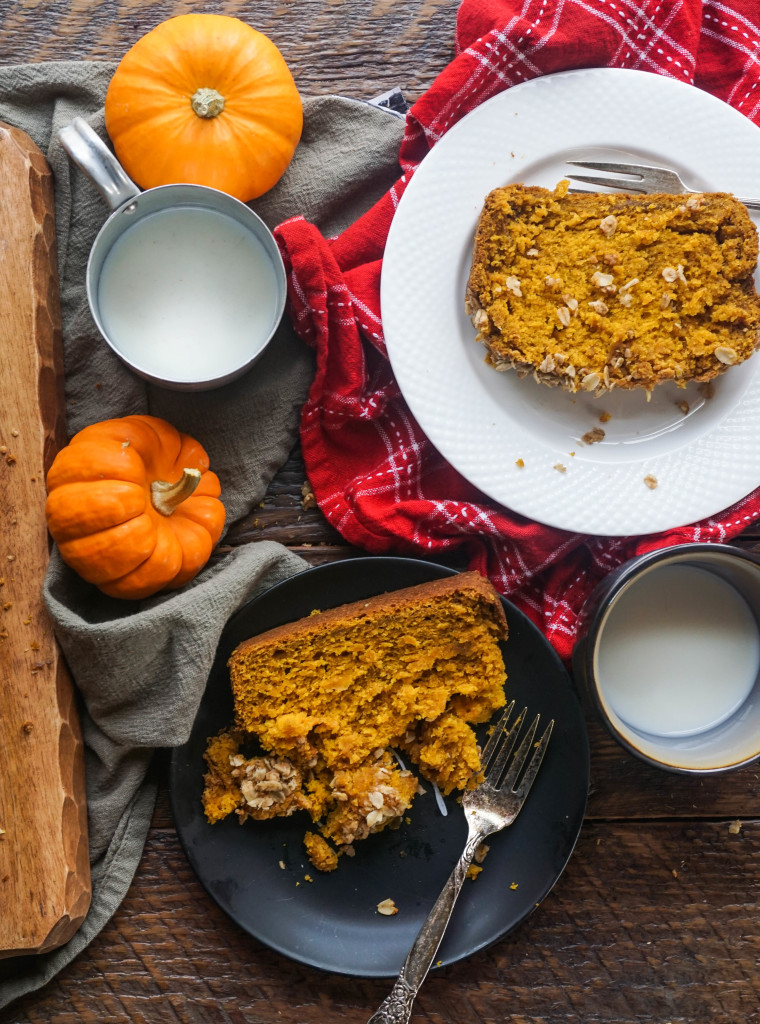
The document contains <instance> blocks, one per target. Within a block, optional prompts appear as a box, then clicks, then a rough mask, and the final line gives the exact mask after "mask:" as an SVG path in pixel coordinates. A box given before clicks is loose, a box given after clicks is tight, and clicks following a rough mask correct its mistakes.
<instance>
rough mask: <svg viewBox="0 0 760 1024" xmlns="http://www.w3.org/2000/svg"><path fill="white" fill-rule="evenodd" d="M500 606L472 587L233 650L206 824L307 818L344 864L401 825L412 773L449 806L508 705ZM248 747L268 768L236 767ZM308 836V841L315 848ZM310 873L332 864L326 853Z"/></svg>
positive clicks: (404, 593) (458, 586) (313, 621)
mask: <svg viewBox="0 0 760 1024" xmlns="http://www.w3.org/2000/svg"><path fill="white" fill-rule="evenodd" d="M506 637H507V623H506V618H505V615H504V610H503V606H502V603H501V599H500V598H499V595H498V594H497V593H496V591H495V590H494V588H493V587H492V586H491V584H490V583H489V582H488V581H487V580H485V579H484V578H483V577H482V576H480V575H479V574H478V573H474V572H469V573H461V574H459V575H457V576H452V577H446V578H445V579H442V580H435V581H433V582H430V583H424V584H421V585H419V586H416V587H410V588H406V589H404V590H399V591H395V592H393V593H389V594H383V595H381V596H378V597H372V598H369V599H367V600H364V601H357V602H355V603H353V604H349V605H343V606H341V607H339V608H334V609H331V610H329V611H324V612H318V613H315V614H313V615H310V616H308V617H306V618H304V619H301V620H299V621H298V622H294V623H291V624H288V625H285V626H280V627H278V628H276V629H272V630H269V631H268V632H266V633H262V634H261V635H259V636H256V637H252V638H251V639H250V640H247V641H246V642H245V643H243V644H241V645H240V646H239V647H238V648H237V649H236V650H235V651H234V652H233V654H232V656H231V657H230V660H229V663H228V664H229V669H230V678H231V683H232V692H233V697H234V706H235V718H236V721H235V732H234V733H233V732H227V733H223V734H222V735H221V736H218V737H214V739H212V740H211V741H210V743H209V748H208V750H207V752H206V761H207V764H208V766H209V769H208V772H207V775H206V789H205V793H204V806H205V809H206V816H207V818H208V820H209V821H216V820H219V818H221V817H224V816H226V815H227V814H229V813H231V812H232V811H234V812H235V813H236V814H237V815H238V816H239V817H240V818H241V820H244V819H245V818H246V817H252V818H265V817H272V816H277V815H280V814H282V815H290V814H291V813H293V812H294V811H296V810H298V809H304V810H306V811H308V812H309V814H310V816H311V818H312V821H313V822H315V823H316V825H317V829H316V832H317V833H319V835H321V837H323V838H324V839H325V840H329V841H330V842H331V843H333V844H334V845H335V847H336V849H337V851H338V852H339V853H340V852H344V851H345V850H347V849H349V850H350V848H351V845H352V843H353V842H355V841H356V840H358V839H363V838H366V836H368V835H369V834H371V833H373V832H378V831H380V830H381V829H383V828H385V827H386V826H388V825H394V824H398V822H399V820H400V818H401V816H402V815H403V814H404V812H405V811H406V810H407V809H408V807H409V806H410V804H411V802H412V799H413V797H414V795H415V793H416V792H417V787H418V783H417V779H416V778H415V776H414V775H413V774H412V773H411V772H410V771H409V770H408V769H407V768H406V767H404V766H402V765H401V764H400V763H399V758H398V756H397V755H396V754H395V753H394V751H399V752H401V756H402V757H403V758H404V759H405V760H406V759H408V760H409V761H410V762H414V763H417V764H418V765H419V768H420V772H421V774H422V775H423V776H424V777H425V778H427V779H429V780H431V781H433V782H435V783H436V784H437V785H438V786H439V787H440V789H441V791H442V792H443V793H444V794H447V793H450V792H452V790H454V789H463V788H465V787H467V786H468V785H471V784H474V782H475V781H476V780H478V779H479V778H480V777H481V776H480V756H479V749H478V745H477V740H476V736H475V732H474V730H473V729H472V728H471V726H472V725H473V724H476V723H479V722H486V721H488V720H489V719H490V718H491V716H492V714H493V712H494V711H495V710H496V709H497V708H499V707H501V706H502V705H503V704H504V700H505V698H504V681H505V678H506V675H505V670H504V661H503V658H502V654H501V648H500V646H499V645H500V641H502V640H504V639H506ZM251 738H255V739H256V740H257V742H258V743H259V744H260V746H261V747H262V748H263V750H264V751H265V756H261V757H246V756H244V755H243V754H241V753H240V750H241V749H242V748H243V747H244V745H245V742H246V740H250V739H251ZM314 834H315V833H312V837H313V836H314ZM307 849H308V850H309V851H312V852H313V851H317V850H319V855H318V856H315V857H314V861H315V862H316V865H315V866H317V867H320V868H322V869H325V867H326V865H327V864H328V863H329V864H332V866H334V862H333V859H332V858H331V857H329V856H326V855H325V850H324V844H322V843H317V842H316V841H315V840H314V838H311V839H310V840H309V843H308V847H307Z"/></svg>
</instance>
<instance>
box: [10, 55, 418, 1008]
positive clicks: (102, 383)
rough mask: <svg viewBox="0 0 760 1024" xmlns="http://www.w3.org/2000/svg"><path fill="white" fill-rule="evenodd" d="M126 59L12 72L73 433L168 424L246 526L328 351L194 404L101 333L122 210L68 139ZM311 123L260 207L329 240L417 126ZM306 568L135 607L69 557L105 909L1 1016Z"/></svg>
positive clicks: (272, 567)
mask: <svg viewBox="0 0 760 1024" xmlns="http://www.w3.org/2000/svg"><path fill="white" fill-rule="evenodd" d="M114 67H115V65H114V64H110V63H91V62H51V63H47V64H38V65H24V66H15V67H7V68H0V120H1V121H5V122H7V123H9V124H12V125H14V126H16V127H18V128H21V129H22V130H24V131H26V132H27V133H28V134H29V135H30V137H31V138H32V140H33V141H34V142H35V143H36V144H37V145H38V146H39V147H40V149H41V150H42V152H43V153H44V154H45V155H46V157H47V159H48V161H49V163H50V165H51V167H52V169H53V172H54V174H55V198H56V222H57V232H58V253H59V270H60V286H61V307H62V317H63V338H64V362H65V371H66V403H67V424H68V431H69V435H72V434H74V433H75V432H76V431H78V430H80V429H81V428H82V427H84V426H86V425H87V424H89V423H93V422H96V421H98V420H102V419H107V418H109V417H113V416H124V415H129V414H132V413H150V414H152V415H154V416H161V417H163V418H165V419H167V420H169V421H170V422H171V423H173V424H174V425H175V426H176V427H178V428H179V429H180V430H185V431H187V432H188V433H190V434H192V435H193V436H194V437H196V438H197V439H198V440H199V441H200V442H201V443H202V444H203V445H204V447H205V448H206V450H207V451H208V453H209V456H210V459H211V465H212V468H213V469H214V470H215V471H216V472H217V473H218V475H219V477H220V479H221V482H222V498H223V501H224V503H225V506H226V509H227V524H228V526H229V525H230V524H231V523H233V522H235V520H237V519H239V518H241V517H242V516H244V515H246V514H247V513H248V512H250V511H251V509H252V508H253V507H254V506H255V505H256V504H257V503H258V502H260V501H261V499H262V497H263V496H264V493H265V491H266V488H267V485H268V484H269V481H270V480H271V478H272V477H273V475H274V474H275V473H276V471H277V470H278V468H279V467H280V466H281V465H282V464H283V463H284V461H285V459H286V458H287V456H288V453H289V452H290V450H291V448H292V446H293V444H294V442H295V439H296V436H297V429H298V416H299V411H300V407H301V405H302V404H303V401H304V399H305V397H306V394H307V391H308V387H309V384H310V381H311V378H312V374H313V358H312V354H311V352H310V351H309V350H308V349H307V348H306V346H304V345H303V344H302V343H301V342H300V341H299V340H298V339H297V338H296V336H295V334H294V333H293V331H292V329H291V328H290V326H289V324H288V323H286V322H285V323H283V325H282V326H281V328H280V329H279V331H278V333H277V335H276V338H275V340H274V342H273V343H272V344H271V345H270V346H269V348H268V349H267V351H266V353H265V355H264V356H263V357H262V359H261V360H260V361H259V362H258V363H257V364H256V365H255V367H254V368H253V369H252V371H251V372H250V373H249V374H247V375H246V376H245V377H244V378H242V379H241V380H239V381H236V382H234V383H233V384H229V385H227V386H226V387H224V388H221V389H219V390H217V391H209V392H203V393H192V394H188V393H180V392H173V391H168V390H165V389H161V388H157V387H154V386H152V385H148V384H146V383H145V382H144V381H143V380H141V379H140V378H138V377H136V376H135V375H133V374H132V373H131V372H130V371H129V370H127V369H126V367H125V366H124V365H123V364H122V363H121V362H120V360H118V359H117V358H116V356H114V354H113V353H112V352H111V350H110V349H109V348H108V346H106V345H105V343H104V342H102V341H101V339H100V336H99V335H98V333H97V330H96V328H95V326H94V324H93V322H92V319H91V317H90V313H89V309H88V305H87V298H86V294H85V285H84V279H85V278H84V274H85V266H86V262H87V255H88V253H89V250H90V246H91V245H92V242H93V239H94V238H95V235H96V233H97V231H98V230H99V228H100V226H101V225H102V223H103V222H104V221H105V219H106V217H107V215H108V212H109V211H108V209H107V207H106V204H105V202H104V201H103V200H102V199H101V197H100V195H99V193H98V192H97V191H96V189H95V188H94V186H93V185H92V184H91V183H90V181H89V180H88V179H87V178H86V177H85V176H84V175H82V174H81V172H79V171H78V169H76V168H74V167H73V166H72V165H71V164H70V162H69V160H68V158H67V156H66V154H65V153H64V151H63V149H62V148H61V146H60V144H59V143H58V140H57V137H56V136H57V132H58V130H59V129H60V128H62V127H63V126H64V125H66V124H68V123H69V122H70V121H71V119H72V118H73V117H75V116H80V117H84V118H85V119H86V120H87V121H88V122H89V124H90V125H91V126H92V127H93V128H94V129H95V130H96V131H97V132H98V133H99V134H100V135H101V137H102V138H104V139H105V138H106V135H105V129H104V119H103V100H104V96H105V91H106V88H107V86H108V82H109V81H110V78H111V75H112V74H113V70H114ZM304 114H305V123H304V133H303V137H302V141H301V143H300V145H299V148H298V150H297V152H296V156H295V159H294V161H293V163H292V164H291V166H290V167H289V168H288V170H287V172H286V173H285V175H284V177H283V178H282V179H281V181H280V182H279V183H278V184H277V185H276V186H275V188H274V189H273V190H272V191H271V192H270V193H268V194H267V195H266V196H264V197H262V198H261V199H260V200H257V201H256V202H254V203H253V204H251V205H252V206H253V208H254V209H255V210H256V212H257V213H258V214H259V215H260V216H261V217H262V218H263V219H264V220H265V221H266V223H267V224H269V226H270V227H274V226H275V225H276V224H278V223H280V222H281V221H283V220H285V219H286V218H287V217H290V216H293V215H295V214H302V215H303V216H304V217H306V219H307V220H310V221H312V222H314V223H316V224H317V225H318V226H319V227H320V229H321V230H322V231H323V233H325V234H326V235H328V236H329V235H332V234H336V233H338V232H339V231H341V230H342V229H343V228H345V227H347V226H348V224H350V223H351V222H352V221H353V220H355V219H356V218H357V217H358V216H359V215H360V214H361V213H363V212H364V211H365V210H366V209H367V208H368V207H369V206H370V205H371V203H373V202H374V201H375V200H376V199H378V198H379V197H380V196H381V195H382V194H383V193H384V192H385V191H386V190H387V188H389V187H390V185H391V184H392V183H393V181H394V180H395V179H396V177H397V175H398V164H397V154H398V147H399V143H400V140H401V134H402V132H403V121H402V120H401V119H399V118H396V117H392V116H389V115H388V113H385V112H383V111H382V110H380V109H378V108H377V107H374V106H371V105H369V104H366V103H361V102H358V101H354V100H348V99H343V98H340V97H335V96H326V97H318V98H313V99H307V100H306V101H305V103H304ZM0 400H1V397H0ZM304 568H306V563H305V562H304V561H303V560H302V559H301V558H299V557H297V556H296V555H295V554H293V553H292V552H289V551H288V550H287V549H286V548H284V547H283V546H281V545H279V544H274V543H272V542H260V543H255V544H246V545H243V546H242V547H240V548H237V549H234V550H233V551H232V552H229V553H227V554H225V555H221V556H215V557H213V558H212V560H211V562H210V563H209V565H208V566H207V567H206V568H205V569H204V570H203V572H201V573H200V575H199V576H198V577H197V579H196V580H195V581H193V582H192V583H191V584H188V586H187V587H185V588H184V589H183V590H181V591H178V592H177V593H173V594H169V595H159V596H156V597H154V598H151V599H149V600H147V601H143V602H139V603H131V602H124V601H116V600H113V599H111V598H108V597H105V596H104V595H103V594H101V593H100V591H98V590H97V589H95V588H94V587H91V586H90V585H89V584H86V583H84V582H83V581H82V580H81V579H80V578H79V577H78V576H77V575H76V574H75V573H73V572H72V571H71V570H70V569H68V568H67V566H65V565H64V564H63V563H62V562H61V560H60V558H59V557H58V556H57V553H56V552H55V551H54V552H53V557H52V560H51V565H50V569H49V572H48V575H47V579H46V581H45V598H46V601H47V604H48V607H49V609H50V612H51V614H52V616H53V620H54V622H55V627H56V633H57V635H58V638H59V640H60V643H61V646H62V649H63V651H64V654H65V656H66V659H67V661H68V663H69V666H70V668H71V670H72V673H73V675H74V678H75V680H76V682H77V685H78V687H79V689H80V691H81V693H82V696H83V698H84V704H85V708H84V711H83V722H82V725H83V732H84V739H85V748H86V770H87V796H88V809H89V825H90V859H91V862H92V877H93V900H92V906H91V909H90V912H89V914H88V916H87V918H86V920H85V922H84V924H83V926H82V927H81V928H80V930H79V931H78V933H77V934H76V935H75V936H74V938H72V939H71V940H70V941H69V942H68V943H67V944H66V945H65V946H64V947H62V948H61V949H59V950H56V951H54V952H52V953H48V954H45V955H43V956H39V957H31V956H30V957H17V958H14V959H13V960H6V961H0V1007H2V1006H5V1005H7V1004H8V1003H9V1002H10V1001H11V1000H13V999H16V998H18V997H19V996H21V995H23V994H25V993H27V992H31V991H33V990H35V989H37V988H39V987H40V986H41V985H43V984H44V983H45V982H46V981H48V980H49V979H50V978H51V977H52V976H53V975H54V974H55V973H56V972H57V971H59V970H60V969H61V968H62V967H64V966H65V965H66V964H67V963H69V962H70V961H71V960H72V959H73V957H74V956H76V955H77V953H79V952H80V951H81V950H82V949H84V947H85V946H86V945H87V944H88V943H89V942H90V941H91V940H92V939H93V938H94V936H95V935H97V933H98V932H99V931H100V929H101V928H102V927H103V925H104V924H105V923H106V922H107V921H108V919H109V918H110V917H111V916H112V914H113V913H114V912H115V910H116V908H117V907H118V906H119V904H120V902H121V901H122V899H123V898H124V895H125V893H126V891H127V889H128V887H129V885H130V883H131V880H132V877H133V875H134V871H135V869H136V867H137V864H138V862H139V860H140V856H141V853H142V849H143V845H144V842H145V837H146V835H147V831H148V827H149V824H150V819H151V814H152V811H153V806H154V801H155V785H154V783H152V782H151V781H150V780H149V777H148V775H147V773H148V768H149V764H150V760H151V756H152V753H153V751H154V750H155V748H157V747H167V746H175V745H179V744H181V743H183V742H184V741H185V740H186V739H187V736H188V734H189V731H190V727H191V725H192V722H193V719H194V717H195V713H196V710H197V707H198V703H199V701H200V698H201V695H202V693H203V688H204V686H205V682H206V678H207V675H208V672H209V670H210V668H211V664H212V662H213V658H214V653H215V649H216V645H217V641H218V639H219V635H220V633H221V631H222V629H223V627H224V625H225V623H226V621H227V619H228V618H229V617H230V615H231V614H232V613H233V612H234V611H235V610H236V609H237V608H238V607H239V606H240V605H241V604H243V603H244V602H245V601H246V600H247V599H248V598H250V597H252V596H253V595H255V594H256V593H258V592H260V591H261V590H262V589H264V588H266V587H269V586H271V585H272V584H274V583H277V582H279V581H280V580H282V579H285V578H287V577H288V576H290V575H292V574H293V573H296V572H299V571H301V570H302V569H304ZM0 756H3V755H2V754H0Z"/></svg>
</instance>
